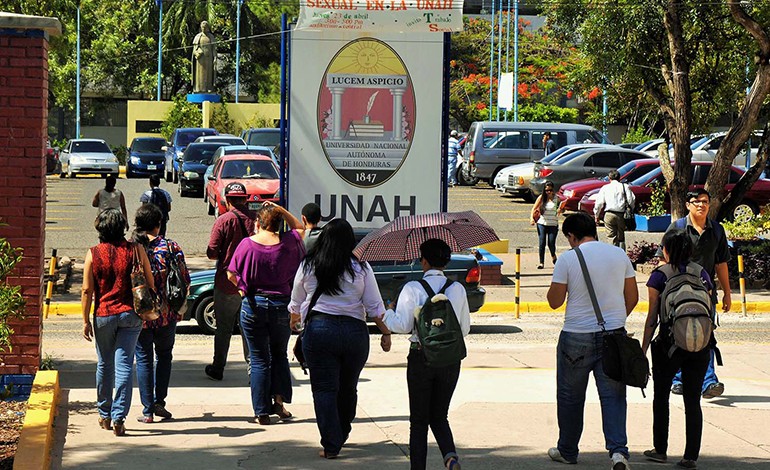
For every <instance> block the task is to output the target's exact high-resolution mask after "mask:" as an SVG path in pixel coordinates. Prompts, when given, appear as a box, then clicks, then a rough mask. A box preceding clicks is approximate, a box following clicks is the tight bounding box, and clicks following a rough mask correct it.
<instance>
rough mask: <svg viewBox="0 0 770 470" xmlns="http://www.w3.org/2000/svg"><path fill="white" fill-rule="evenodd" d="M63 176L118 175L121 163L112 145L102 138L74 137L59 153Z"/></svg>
mask: <svg viewBox="0 0 770 470" xmlns="http://www.w3.org/2000/svg"><path fill="white" fill-rule="evenodd" d="M59 160H60V161H61V176H62V177H64V176H69V177H70V178H74V177H75V176H77V175H80V174H99V175H115V176H116V177H117V176H118V171H119V165H118V159H117V157H115V154H113V153H112V150H110V146H109V145H107V143H106V142H105V141H103V140H101V139H72V140H70V141H69V142H68V143H67V145H66V146H65V147H64V150H62V151H61V153H60V155H59Z"/></svg>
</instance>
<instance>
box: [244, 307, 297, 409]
mask: <svg viewBox="0 0 770 470" xmlns="http://www.w3.org/2000/svg"><path fill="white" fill-rule="evenodd" d="M252 299H253V303H251V302H249V299H248V298H245V297H244V299H243V301H242V302H241V330H242V331H243V338H244V340H245V341H246V344H247V345H248V348H249V360H250V362H251V405H252V407H253V408H254V416H259V415H269V414H270V413H271V411H272V407H273V401H272V398H273V397H274V396H275V395H280V396H281V397H283V400H284V401H285V402H287V403H291V373H290V372H289V356H288V344H289V337H290V336H291V329H290V328H289V310H288V309H287V308H286V307H287V306H288V304H287V303H286V302H283V301H275V300H268V299H267V298H265V297H260V296H254V297H252Z"/></svg>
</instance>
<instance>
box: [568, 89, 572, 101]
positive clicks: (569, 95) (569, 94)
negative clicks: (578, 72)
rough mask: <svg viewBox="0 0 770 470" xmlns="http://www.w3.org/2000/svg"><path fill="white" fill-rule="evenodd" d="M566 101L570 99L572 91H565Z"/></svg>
mask: <svg viewBox="0 0 770 470" xmlns="http://www.w3.org/2000/svg"><path fill="white" fill-rule="evenodd" d="M567 99H568V100H571V99H572V90H569V91H567Z"/></svg>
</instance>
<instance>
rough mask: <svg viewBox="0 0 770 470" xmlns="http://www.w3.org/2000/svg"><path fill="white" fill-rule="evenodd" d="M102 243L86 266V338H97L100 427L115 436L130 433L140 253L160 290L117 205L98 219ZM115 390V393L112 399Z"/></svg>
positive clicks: (89, 255) (152, 285)
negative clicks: (134, 280) (135, 272)
mask: <svg viewBox="0 0 770 470" xmlns="http://www.w3.org/2000/svg"><path fill="white" fill-rule="evenodd" d="M94 226H95V227H96V231H97V232H99V244H98V245H96V246H94V247H92V248H91V249H90V250H88V253H87V254H86V261H85V266H84V268H83V293H82V295H81V300H80V303H81V306H82V311H83V337H84V338H85V339H86V340H87V341H91V338H95V339H96V355H97V357H98V362H97V365H96V396H97V407H98V409H99V426H101V427H102V428H104V429H107V430H109V429H112V430H113V432H114V433H115V435H116V436H122V435H124V434H125V433H126V428H125V425H124V422H125V420H126V416H127V415H128V410H129V408H131V391H132V388H133V366H134V350H135V348H136V341H137V338H139V333H140V332H141V331H142V320H141V319H140V318H139V316H138V315H137V314H136V313H135V312H134V300H133V294H132V292H131V270H132V268H133V263H134V257H135V256H138V258H139V262H140V263H141V266H142V269H143V270H144V275H145V277H146V278H147V284H148V285H149V287H150V288H151V289H154V288H155V283H154V282H153V277H152V270H151V269H150V262H149V260H148V259H147V254H146V253H145V251H144V250H143V249H137V247H136V246H135V245H134V244H133V243H130V242H128V241H126V238H125V228H126V219H125V218H124V217H123V214H121V212H120V211H119V210H117V209H107V210H105V211H104V212H102V213H100V214H99V215H98V216H97V217H96V221H95V223H94ZM92 301H93V302H94V303H95V304H96V305H95V308H94V320H93V324H92V323H91V317H90V312H91V302H92ZM113 388H114V389H115V395H114V398H113Z"/></svg>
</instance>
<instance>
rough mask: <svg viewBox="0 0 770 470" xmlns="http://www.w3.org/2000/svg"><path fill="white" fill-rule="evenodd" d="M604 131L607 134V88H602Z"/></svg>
mask: <svg viewBox="0 0 770 470" xmlns="http://www.w3.org/2000/svg"><path fill="white" fill-rule="evenodd" d="M602 132H604V135H605V136H606V135H607V89H606V88H602Z"/></svg>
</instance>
